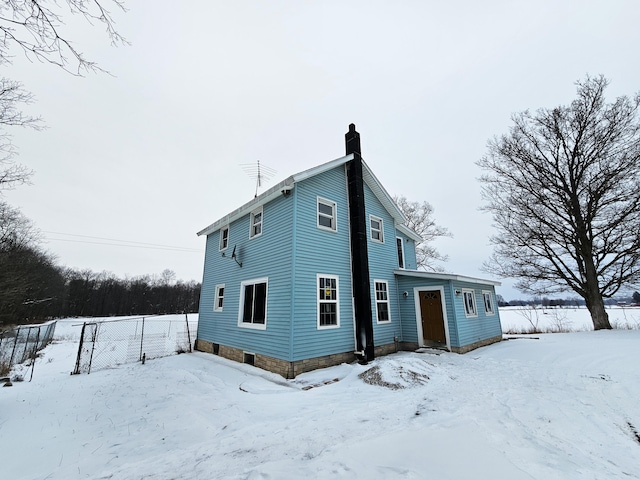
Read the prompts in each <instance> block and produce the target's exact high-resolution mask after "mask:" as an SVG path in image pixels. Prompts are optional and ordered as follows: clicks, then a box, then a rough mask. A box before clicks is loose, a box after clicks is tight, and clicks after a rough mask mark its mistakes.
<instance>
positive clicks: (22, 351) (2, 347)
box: [0, 320, 56, 377]
mask: <svg viewBox="0 0 640 480" xmlns="http://www.w3.org/2000/svg"><path fill="white" fill-rule="evenodd" d="M55 329H56V322H55V320H53V321H51V322H47V323H42V324H39V325H22V326H19V327H17V328H15V329H12V330H8V331H6V332H1V333H0V374H1V375H6V374H8V373H9V372H10V371H11V367H13V366H14V365H19V364H21V363H23V362H25V361H27V360H29V359H31V364H32V365H33V363H34V360H35V358H36V355H37V354H38V352H39V351H40V350H42V349H43V348H44V347H45V346H46V345H47V344H48V343H49V342H50V341H51V339H52V338H53V332H54V331H55ZM31 376H32V377H33V370H32V371H31Z"/></svg>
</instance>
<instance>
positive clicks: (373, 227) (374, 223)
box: [369, 215, 384, 243]
mask: <svg viewBox="0 0 640 480" xmlns="http://www.w3.org/2000/svg"><path fill="white" fill-rule="evenodd" d="M369 227H370V231H371V240H373V241H374V242H380V243H384V236H383V233H382V219H381V218H378V217H374V216H373V215H370V216H369Z"/></svg>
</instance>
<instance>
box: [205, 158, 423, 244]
mask: <svg viewBox="0 0 640 480" xmlns="http://www.w3.org/2000/svg"><path fill="white" fill-rule="evenodd" d="M353 158H354V155H353V154H349V155H346V156H344V157H340V158H336V159H335V160H332V161H330V162H327V163H323V164H322V165H318V166H317V167H313V168H310V169H308V170H305V171H303V172H300V173H296V174H295V175H292V176H290V177H289V178H287V179H285V180H283V181H282V182H280V183H279V184H277V185H275V186H274V187H271V188H270V189H269V190H267V191H266V192H264V193H262V194H260V195H258V196H257V197H256V198H254V199H253V200H251V201H250V202H247V203H245V204H244V205H242V206H241V207H240V208H237V209H236V210H234V211H233V212H231V213H229V214H228V215H225V216H224V217H222V218H221V219H220V220H217V221H215V222H214V223H212V224H211V225H209V226H208V227H206V228H203V229H202V230H200V231H199V232H198V235H199V236H200V235H210V234H212V233H213V232H215V231H216V230H219V229H221V228H222V227H225V226H227V225H229V224H230V223H231V222H234V221H235V220H238V219H239V218H241V217H243V216H245V215H247V214H249V213H251V212H252V211H254V210H255V209H256V208H259V207H261V206H262V205H264V204H266V203H268V202H270V201H271V200H273V199H275V198H277V197H278V196H279V195H280V194H282V192H283V191H290V190H292V189H293V187H294V186H295V184H296V183H297V182H301V181H303V180H306V179H307V178H311V177H314V176H316V175H319V174H321V173H324V172H326V171H328V170H331V169H333V168H336V167H339V166H340V165H344V164H346V163H347V162H349V161H351V160H353ZM362 176H363V179H364V182H365V183H366V184H367V186H368V187H369V188H370V189H371V191H372V192H373V194H374V195H375V196H376V198H377V199H378V200H379V201H380V203H382V205H383V206H384V208H385V209H386V210H387V211H388V212H389V214H390V215H391V216H392V217H393V219H394V223H395V227H396V228H397V229H398V230H399V231H401V232H402V233H404V234H405V235H407V236H408V237H409V238H411V239H412V240H414V241H416V242H421V241H422V237H420V236H419V235H418V234H417V233H415V232H414V231H413V230H411V229H410V228H408V227H407V226H405V225H404V223H405V221H406V218H405V216H404V214H403V213H402V211H401V210H400V208H399V207H398V205H396V202H394V200H393V198H392V197H391V195H389V193H388V192H387V191H386V190H385V188H384V187H383V186H382V184H381V183H380V181H379V180H378V179H377V178H376V176H375V175H374V174H373V172H372V171H371V169H370V168H369V166H368V165H367V164H366V163H365V162H364V160H363V162H362Z"/></svg>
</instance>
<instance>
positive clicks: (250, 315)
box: [238, 278, 268, 330]
mask: <svg viewBox="0 0 640 480" xmlns="http://www.w3.org/2000/svg"><path fill="white" fill-rule="evenodd" d="M267 285H268V280H267V279H266V278H259V279H256V280H247V281H245V282H242V283H241V284H240V316H239V319H238V325H240V326H242V327H247V328H257V329H261V330H264V329H266V328H267Z"/></svg>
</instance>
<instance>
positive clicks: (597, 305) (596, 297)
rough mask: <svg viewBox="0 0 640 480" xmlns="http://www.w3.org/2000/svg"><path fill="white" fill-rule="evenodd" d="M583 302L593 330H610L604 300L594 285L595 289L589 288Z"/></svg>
mask: <svg viewBox="0 0 640 480" xmlns="http://www.w3.org/2000/svg"><path fill="white" fill-rule="evenodd" d="M585 302H586V303H587V308H588V309H589V313H590V314H591V321H592V322H593V329H594V330H603V329H607V330H611V324H610V323H609V314H608V313H607V312H606V310H605V309H604V300H603V298H602V294H601V293H600V291H599V290H598V286H597V284H596V286H595V288H593V287H590V288H589V292H588V293H587V295H586V296H585Z"/></svg>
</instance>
